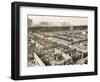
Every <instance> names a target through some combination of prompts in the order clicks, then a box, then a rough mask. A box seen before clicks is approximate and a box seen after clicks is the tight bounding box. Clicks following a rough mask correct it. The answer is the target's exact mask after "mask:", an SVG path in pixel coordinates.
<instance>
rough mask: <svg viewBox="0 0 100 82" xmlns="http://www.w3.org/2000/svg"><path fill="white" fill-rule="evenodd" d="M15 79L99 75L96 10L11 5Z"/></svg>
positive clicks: (14, 3) (60, 6)
mask: <svg viewBox="0 0 100 82" xmlns="http://www.w3.org/2000/svg"><path fill="white" fill-rule="evenodd" d="M11 8H12V31H11V32H12V34H11V35H12V55H11V56H12V58H11V59H12V60H11V61H12V62H11V65H12V66H11V78H12V79H14V80H22V79H39V78H56V77H72V76H87V75H97V7H94V6H77V5H61V4H45V3H29V2H13V3H12V7H11Z"/></svg>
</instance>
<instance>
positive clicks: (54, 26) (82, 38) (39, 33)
mask: <svg viewBox="0 0 100 82" xmlns="http://www.w3.org/2000/svg"><path fill="white" fill-rule="evenodd" d="M87 64H88V17H80V16H79V17H78V16H55V15H34V14H28V15H27V66H28V67H34V66H62V65H87Z"/></svg>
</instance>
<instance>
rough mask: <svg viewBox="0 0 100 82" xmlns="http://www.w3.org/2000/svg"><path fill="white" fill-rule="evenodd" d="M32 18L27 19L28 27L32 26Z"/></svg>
mask: <svg viewBox="0 0 100 82" xmlns="http://www.w3.org/2000/svg"><path fill="white" fill-rule="evenodd" d="M32 22H33V21H32V19H29V18H28V19H27V25H28V27H32Z"/></svg>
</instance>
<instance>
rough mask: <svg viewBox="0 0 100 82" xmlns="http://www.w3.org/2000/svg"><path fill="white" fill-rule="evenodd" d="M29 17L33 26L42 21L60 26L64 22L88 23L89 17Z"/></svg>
mask: <svg viewBox="0 0 100 82" xmlns="http://www.w3.org/2000/svg"><path fill="white" fill-rule="evenodd" d="M28 19H32V25H33V26H34V25H36V24H37V25H38V24H39V23H40V22H49V23H50V25H51V26H55V25H56V26H60V25H61V24H62V23H63V22H64V24H67V25H88V18H87V17H75V16H74V17H68V16H42V15H41V16H38V15H28Z"/></svg>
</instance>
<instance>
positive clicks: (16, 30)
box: [11, 2, 98, 80]
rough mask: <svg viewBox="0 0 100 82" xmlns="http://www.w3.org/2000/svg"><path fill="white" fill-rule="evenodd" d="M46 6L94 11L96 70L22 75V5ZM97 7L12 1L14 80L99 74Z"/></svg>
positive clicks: (12, 68)
mask: <svg viewBox="0 0 100 82" xmlns="http://www.w3.org/2000/svg"><path fill="white" fill-rule="evenodd" d="M21 6H25V7H46V8H60V9H79V10H88V11H89V10H93V11H94V15H95V16H94V17H95V18H94V37H95V39H94V47H95V48H94V54H95V56H94V72H79V73H62V74H46V75H29V76H20V7H21ZM97 22H98V21H97V7H95V6H77V5H62V4H45V3H31V2H12V4H11V78H12V79H14V80H25V79H40V78H58V77H73V76H88V75H97V61H98V60H97V59H98V57H97V45H98V44H97Z"/></svg>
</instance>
